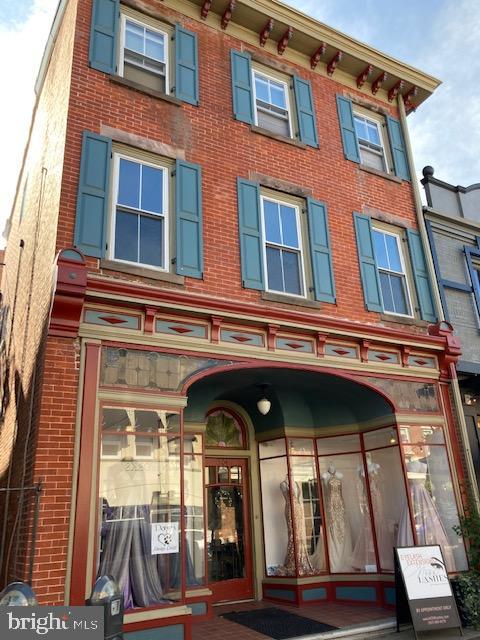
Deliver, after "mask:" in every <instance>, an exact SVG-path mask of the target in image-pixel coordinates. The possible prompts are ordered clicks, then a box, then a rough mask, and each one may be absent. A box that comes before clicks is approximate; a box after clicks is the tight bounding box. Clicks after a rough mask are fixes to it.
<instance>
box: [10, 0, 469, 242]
mask: <svg viewBox="0 0 480 640" xmlns="http://www.w3.org/2000/svg"><path fill="white" fill-rule="evenodd" d="M216 1H217V0H216ZM287 4H290V5H291V6H293V7H295V8H296V9H299V10H300V11H303V12H304V13H306V14H308V15H311V16H314V17H315V18H317V19H318V20H320V21H322V22H324V23H326V24H328V25H330V26H332V27H334V28H336V29H338V30H339V31H343V32H345V33H347V34H348V35H350V36H353V37H354V38H357V39H358V40H361V41H363V42H366V43H367V44H369V45H371V46H373V47H375V48H376V49H379V50H381V51H384V52H385V53H387V54H389V55H391V56H393V57H395V58H398V59H400V60H402V61H404V62H407V63H408V64H411V65H412V66H414V67H418V68H419V69H421V70H422V71H425V72H427V73H430V74H431V75H433V76H435V77H437V78H439V79H440V80H442V82H443V84H442V85H441V86H440V88H439V89H437V91H436V92H435V94H434V95H433V96H432V97H431V98H429V99H428V100H427V101H426V102H425V103H424V104H423V105H422V106H421V107H420V108H419V109H418V110H417V112H416V113H414V114H411V115H410V116H409V117H408V122H409V129H410V136H411V139H412V145H413V150H414V157H415V165H416V168H417V173H418V174H419V175H420V174H421V169H422V168H423V167H424V166H425V165H426V164H431V165H433V166H434V168H435V175H436V177H438V178H440V179H442V180H445V181H447V182H451V183H453V184H461V185H463V186H467V185H469V184H472V183H475V182H480V153H479V152H480V101H479V95H480V91H479V90H478V89H477V82H478V78H479V70H480V38H479V37H478V34H479V33H480V2H478V1H476V0H421V1H420V0H402V2H400V0H287ZM56 6H57V0H0V59H2V60H4V61H5V60H11V61H12V60H14V61H15V64H4V65H3V70H2V75H3V82H4V86H8V87H9V88H10V90H9V92H8V96H9V99H8V100H5V99H3V100H2V101H0V115H1V116H2V121H3V122H7V123H10V124H9V126H7V127H6V129H5V130H4V135H3V138H4V139H3V140H2V142H3V153H2V154H1V156H0V172H1V173H0V175H2V189H1V192H0V231H1V229H3V227H4V224H5V220H6V219H7V217H8V216H9V214H10V210H11V206H12V201H13V197H14V193H15V187H16V182H17V177H18V172H19V169H20V163H21V159H22V155H23V150H24V146H25V143H26V139H27V134H28V127H29V124H30V117H31V111H32V108H33V104H34V93H33V85H34V83H35V78H36V74H37V71H38V66H39V64H40V60H41V56H42V53H43V49H44V46H45V42H46V39H47V36H48V33H49V30H50V25H51V22H52V20H53V16H54V13H55V9H56ZM422 191H423V189H422ZM0 244H1V241H0Z"/></svg>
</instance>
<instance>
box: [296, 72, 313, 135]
mask: <svg viewBox="0 0 480 640" xmlns="http://www.w3.org/2000/svg"><path fill="white" fill-rule="evenodd" d="M293 89H294V92H295V102H296V105H297V116H298V132H299V139H300V142H303V143H304V144H308V145H309V146H310V147H318V135H317V124H316V122H315V107H314V104H313V95H312V85H311V84H310V82H309V81H308V80H302V78H299V77H298V76H293Z"/></svg>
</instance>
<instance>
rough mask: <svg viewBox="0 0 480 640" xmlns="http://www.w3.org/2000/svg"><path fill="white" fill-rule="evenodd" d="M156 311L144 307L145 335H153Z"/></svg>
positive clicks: (152, 308)
mask: <svg viewBox="0 0 480 640" xmlns="http://www.w3.org/2000/svg"><path fill="white" fill-rule="evenodd" d="M156 313H157V309H156V308H155V307H149V306H148V305H146V306H145V324H144V326H143V330H144V332H145V333H153V330H154V329H155V314H156Z"/></svg>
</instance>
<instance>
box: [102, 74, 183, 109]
mask: <svg viewBox="0 0 480 640" xmlns="http://www.w3.org/2000/svg"><path fill="white" fill-rule="evenodd" d="M110 82H113V83H114V84H121V85H123V86H124V87H129V88H130V89H134V90H135V91H140V93H145V94H147V95H148V96H152V97H153V98H158V99H159V100H164V101H165V102H170V104H174V105H175V106H176V107H180V106H182V101H181V100H179V99H178V98H175V97H174V96H169V95H167V94H166V93H162V92H161V91H155V90H154V89H149V88H148V87H146V86H145V85H143V84H138V82H133V81H132V80H127V79H126V78H122V76H110Z"/></svg>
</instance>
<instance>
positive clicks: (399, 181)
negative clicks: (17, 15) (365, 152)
mask: <svg viewBox="0 0 480 640" xmlns="http://www.w3.org/2000/svg"><path fill="white" fill-rule="evenodd" d="M358 168H359V169H360V170H361V171H366V172H367V173H373V175H374V176H378V177H379V178H385V180H391V181H392V182H396V183H397V184H402V179H401V178H397V176H394V175H392V174H391V173H385V171H379V170H378V169H374V168H373V167H367V165H366V164H359V165H358Z"/></svg>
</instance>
